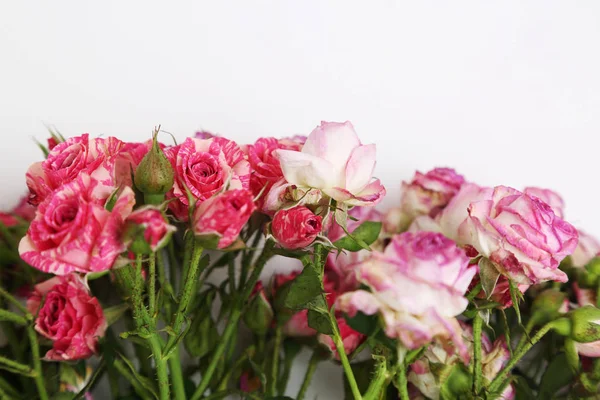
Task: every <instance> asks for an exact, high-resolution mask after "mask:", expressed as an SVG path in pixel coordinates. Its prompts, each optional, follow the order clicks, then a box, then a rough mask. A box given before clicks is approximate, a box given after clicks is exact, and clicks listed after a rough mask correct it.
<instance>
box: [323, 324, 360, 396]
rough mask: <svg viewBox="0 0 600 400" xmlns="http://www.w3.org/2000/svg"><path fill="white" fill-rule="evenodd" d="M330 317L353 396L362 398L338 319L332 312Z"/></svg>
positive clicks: (335, 341)
mask: <svg viewBox="0 0 600 400" xmlns="http://www.w3.org/2000/svg"><path fill="white" fill-rule="evenodd" d="M329 319H330V321H331V324H332V325H333V326H332V327H333V343H334V344H335V348H336V350H337V352H338V354H339V356H340V362H341V363H342V367H343V368H344V373H345V374H346V379H347V380H348V385H349V386H350V390H351V391H352V396H354V399H355V400H360V399H362V395H361V394H360V390H358V384H357V383H356V378H354V373H353V372H352V367H351V366H350V361H348V356H347V355H346V349H345V348H344V342H343V341H342V337H341V336H340V328H339V327H338V325H337V321H336V320H335V318H334V317H333V316H332V315H331V314H330V315H329Z"/></svg>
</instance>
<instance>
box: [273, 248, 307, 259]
mask: <svg viewBox="0 0 600 400" xmlns="http://www.w3.org/2000/svg"><path fill="white" fill-rule="evenodd" d="M273 253H274V254H277V255H278V256H282V257H288V258H301V257H303V256H306V255H308V251H302V250H288V249H284V248H283V247H274V248H273Z"/></svg>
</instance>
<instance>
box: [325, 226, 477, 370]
mask: <svg viewBox="0 0 600 400" xmlns="http://www.w3.org/2000/svg"><path fill="white" fill-rule="evenodd" d="M476 272H477V268H475V267H473V266H469V258H468V257H467V255H466V254H465V252H464V250H462V249H460V248H458V247H457V246H456V244H455V243H454V242H453V241H452V240H450V239H448V238H446V237H444V236H443V235H442V234H440V233H433V232H418V233H410V232H405V233H403V234H400V235H395V236H393V237H392V240H391V242H390V244H389V245H388V246H387V248H386V249H385V251H384V252H383V253H377V252H375V253H374V254H373V256H372V257H371V258H370V259H369V260H366V261H365V262H363V263H362V264H360V265H359V266H358V267H357V276H358V280H359V281H360V282H361V283H363V284H365V285H367V286H368V287H369V288H370V290H371V292H367V291H365V290H358V291H355V292H350V293H346V294H343V295H341V296H340V297H339V298H338V301H337V308H338V309H339V310H341V311H344V312H346V313H348V314H349V315H350V316H353V315H354V314H356V312H357V311H361V312H363V313H365V314H367V315H372V314H375V313H377V312H379V313H380V314H381V316H382V317H383V321H384V325H385V333H386V334H387V335H388V336H389V337H392V338H399V339H400V341H401V342H402V343H403V344H404V346H406V347H407V348H409V349H415V348H418V347H420V346H422V345H424V344H427V343H429V342H430V341H432V340H433V339H436V338H437V339H442V340H448V339H451V340H453V341H454V343H455V344H456V346H457V347H458V348H459V349H460V353H461V355H462V356H463V357H464V358H466V357H467V354H466V348H465V347H464V345H463V344H462V341H461V338H460V327H459V326H458V322H457V321H456V319H455V318H454V317H456V316H457V315H459V314H461V313H462V312H463V311H464V310H465V309H466V307H467V304H468V301H467V299H466V298H465V296H464V294H465V292H466V290H467V288H468V286H469V284H470V283H471V280H472V279H473V276H474V275H475V273H476Z"/></svg>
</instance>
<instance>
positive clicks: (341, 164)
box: [276, 122, 385, 205]
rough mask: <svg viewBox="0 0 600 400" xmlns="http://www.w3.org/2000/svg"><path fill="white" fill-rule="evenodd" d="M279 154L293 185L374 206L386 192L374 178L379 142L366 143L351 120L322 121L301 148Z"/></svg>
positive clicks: (339, 198) (354, 202) (341, 200)
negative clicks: (377, 144)
mask: <svg viewBox="0 0 600 400" xmlns="http://www.w3.org/2000/svg"><path fill="white" fill-rule="evenodd" d="M276 154H277V157H278V158H279V160H280V162H281V169H282V171H283V176H284V177H285V179H286V180H287V181H288V182H289V183H291V184H292V185H296V186H298V187H300V188H315V189H320V190H321V191H323V193H325V194H326V195H328V196H329V197H331V198H333V199H335V200H337V201H339V202H344V203H346V204H348V205H374V204H376V203H378V202H379V201H380V200H381V199H382V198H383V196H384V195H385V188H384V187H383V186H382V185H381V183H380V182H379V180H378V179H375V180H373V170H374V169H375V145H374V144H369V145H362V144H361V143H360V140H359V139H358V136H357V135H356V132H355V131H354V127H353V126H352V124H351V123H350V122H345V123H337V122H321V125H320V126H318V127H317V128H315V130H313V131H312V132H311V134H310V135H309V136H308V139H306V143H304V146H303V147H302V150H301V151H293V150H276Z"/></svg>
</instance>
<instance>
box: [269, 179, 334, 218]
mask: <svg viewBox="0 0 600 400" xmlns="http://www.w3.org/2000/svg"><path fill="white" fill-rule="evenodd" d="M324 200H325V201H324ZM327 201H329V199H325V198H323V193H322V192H321V191H320V190H319V189H310V188H298V187H297V186H296V185H292V184H291V183H287V182H286V181H285V179H284V178H282V179H280V180H278V181H277V182H275V183H274V184H273V186H271V189H270V190H269V191H268V192H267V194H266V196H265V198H264V201H263V203H262V205H263V206H262V211H263V212H264V213H265V214H268V215H273V214H275V213H276V212H277V211H279V210H281V209H283V208H289V207H293V206H301V205H317V204H321V205H326V204H325V203H326V202H327Z"/></svg>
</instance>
